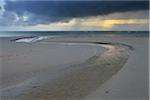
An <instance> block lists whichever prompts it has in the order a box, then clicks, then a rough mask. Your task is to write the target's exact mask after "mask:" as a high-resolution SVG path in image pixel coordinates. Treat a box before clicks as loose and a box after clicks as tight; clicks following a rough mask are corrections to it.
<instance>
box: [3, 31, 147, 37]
mask: <svg viewBox="0 0 150 100" xmlns="http://www.w3.org/2000/svg"><path fill="white" fill-rule="evenodd" d="M113 35H115V36H116V35H117V36H131V37H149V31H0V37H14V36H23V37H27V36H65V37H108V36H113Z"/></svg>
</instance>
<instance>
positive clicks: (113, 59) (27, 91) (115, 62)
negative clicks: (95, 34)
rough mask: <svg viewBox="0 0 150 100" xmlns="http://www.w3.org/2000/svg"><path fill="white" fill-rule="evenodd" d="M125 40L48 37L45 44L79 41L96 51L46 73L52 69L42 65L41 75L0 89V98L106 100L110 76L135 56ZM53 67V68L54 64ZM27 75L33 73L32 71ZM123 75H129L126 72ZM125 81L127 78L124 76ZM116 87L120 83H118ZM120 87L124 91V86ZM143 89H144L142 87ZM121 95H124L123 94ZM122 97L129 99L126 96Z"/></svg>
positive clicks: (78, 42) (24, 99)
mask: <svg viewBox="0 0 150 100" xmlns="http://www.w3.org/2000/svg"><path fill="white" fill-rule="evenodd" d="M121 40H122V39H121ZM126 40H127V39H125V41H123V42H121V41H119V42H118V41H117V42H116V41H115V42H114V41H110V40H109V39H108V40H107V39H104V40H103V39H101V41H103V42H100V41H99V40H96V39H92V40H90V39H80V38H79V39H76V40H75V41H74V40H73V39H69V38H68V39H63V38H62V39H60V38H59V39H55V41H54V40H53V39H47V40H45V41H44V43H45V42H46V43H51V42H54V43H62V42H64V43H77V44H82V46H84V45H87V46H88V47H92V48H93V47H94V46H96V52H95V51H94V52H95V53H93V55H92V56H91V55H90V56H88V57H87V56H86V57H85V58H88V59H87V60H83V59H82V60H83V61H81V62H79V61H75V62H78V63H71V64H70V65H68V66H67V67H65V68H64V67H63V69H61V70H60V71H57V73H55V72H53V73H52V72H49V71H51V70H52V69H51V68H50V69H49V67H48V68H45V69H46V70H44V74H43V70H42V71H40V72H39V71H38V75H37V76H36V77H33V78H29V79H30V80H28V81H25V82H23V83H22V84H19V85H16V86H15V87H11V88H5V89H3V90H1V97H2V100H8V99H10V100H20V99H21V100H80V99H85V100H99V99H100V100H101V99H103V100H107V99H108V96H106V95H104V94H111V93H110V91H109V90H107V88H108V86H109V87H110V89H113V87H112V86H113V85H112V86H111V83H112V84H113V83H114V80H115V79H114V80H113V78H114V77H117V75H118V74H119V73H121V72H120V70H123V68H124V67H126V64H128V59H129V60H130V59H132V61H133V62H134V59H135V58H130V56H131V55H132V53H133V52H134V51H135V50H133V48H134V46H133V47H132V45H129V42H128V43H127V41H126ZM129 40H130V39H129ZM132 42H134V40H132ZM136 42H137V41H136ZM86 43H87V44H86ZM135 46H136V45H135ZM25 47H26V46H25ZM40 47H41V45H40ZM99 47H100V48H101V49H102V48H105V49H104V51H102V52H97V49H98V48H99ZM86 50H87V48H86ZM90 50H91V49H90ZM94 50H95V49H94ZM98 51H99V50H98ZM92 52H93V51H92ZM140 53H141V52H140ZM69 54H71V53H69ZM88 54H89V52H88ZM35 55H36V54H35ZM85 55H86V54H85ZM135 55H137V54H135ZM32 56H34V55H32ZM136 57H137V56H136ZM35 58H36V56H35ZM85 58H84V59H85ZM47 59H48V58H47ZM80 60H81V59H80ZM39 61H40V60H39ZM65 61H66V60H65ZM46 62H47V61H46ZM66 63H69V62H66ZM135 63H136V62H135ZM58 65H59V64H58ZM131 65H132V64H129V65H128V66H131ZM53 68H54V70H55V68H57V67H53ZM128 69H130V68H128ZM31 72H32V71H31ZM29 76H32V74H30V75H29ZM123 76H128V73H126V74H124V75H123ZM51 77H52V78H51ZM111 80H112V81H111ZM118 80H120V78H118ZM131 80H132V78H130V81H131ZM116 81H117V80H116ZM124 81H128V80H127V79H126V80H124ZM109 82H110V85H108V86H107V85H106V86H105V84H108V83H109ZM141 85H144V84H139V86H141ZM118 86H120V84H118ZM126 86H127V85H126ZM129 86H130V85H129ZM105 89H106V90H105ZM120 89H121V90H122V91H123V90H124V89H125V88H120ZM143 89H144V90H145V87H144V88H143ZM104 91H105V92H104ZM126 91H127V90H126ZM139 92H140V91H139ZM105 96H106V97H105ZM111 96H112V98H114V99H115V97H113V96H114V95H110V97H111ZM120 96H121V95H120ZM122 97H123V98H124V96H122ZM135 98H136V97H135ZM146 98H147V97H146ZM129 99H130V98H129ZM125 100H128V99H127V98H125ZM143 100H146V99H143Z"/></svg>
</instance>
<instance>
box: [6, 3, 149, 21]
mask: <svg viewBox="0 0 150 100" xmlns="http://www.w3.org/2000/svg"><path fill="white" fill-rule="evenodd" d="M4 7H5V10H6V11H8V12H14V13H16V14H17V15H18V16H23V15H24V14H25V13H28V14H31V15H32V16H30V19H29V20H28V23H29V24H38V23H49V22H54V21H60V20H66V19H69V18H75V17H87V16H97V15H106V14H110V13H115V12H126V11H138V10H147V9H149V2H148V1H6V4H5V6H4Z"/></svg>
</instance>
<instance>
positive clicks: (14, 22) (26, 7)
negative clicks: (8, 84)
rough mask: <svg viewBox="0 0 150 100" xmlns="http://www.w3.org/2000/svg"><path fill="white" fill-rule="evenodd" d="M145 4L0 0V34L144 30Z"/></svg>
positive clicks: (146, 24)
mask: <svg viewBox="0 0 150 100" xmlns="http://www.w3.org/2000/svg"><path fill="white" fill-rule="evenodd" d="M148 29H149V1H144V0H142V1H140V0H138V1H136V0H133V1H132V0H126V1H125V0H124V1H122V0H117V1H112V0H111V1H110V0H105V1H104V0H96V1H93V0H88V1H87V0H82V1H81V0H76V1H75V0H67V1H64V0H60V1H58V0H51V1H50V0H46V1H44V0H41V1H40V0H0V31H81V30H83V31H87V30H88V31H95V30H96V31H110V30H114V31H130V30H131V31H147V30H148Z"/></svg>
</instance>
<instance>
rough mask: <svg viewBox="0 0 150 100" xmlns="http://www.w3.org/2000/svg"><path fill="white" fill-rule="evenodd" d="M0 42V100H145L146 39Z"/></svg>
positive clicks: (112, 38)
mask: <svg viewBox="0 0 150 100" xmlns="http://www.w3.org/2000/svg"><path fill="white" fill-rule="evenodd" d="M10 40H14V38H1V52H0V57H1V69H2V74H1V76H0V77H1V80H2V81H1V83H0V84H1V87H0V95H1V99H2V100H112V99H113V100H148V55H147V54H148V38H145V37H128V36H125V37H122V36H112V37H111V38H110V37H107V38H100V37H97V38H96V37H94V38H92V37H91V38H88V37H86V38H83V37H82V38H80V37H79V38H71V37H68V38H64V37H58V38H57V37H56V38H47V39H44V40H41V41H39V42H33V43H25V42H16V41H10Z"/></svg>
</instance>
